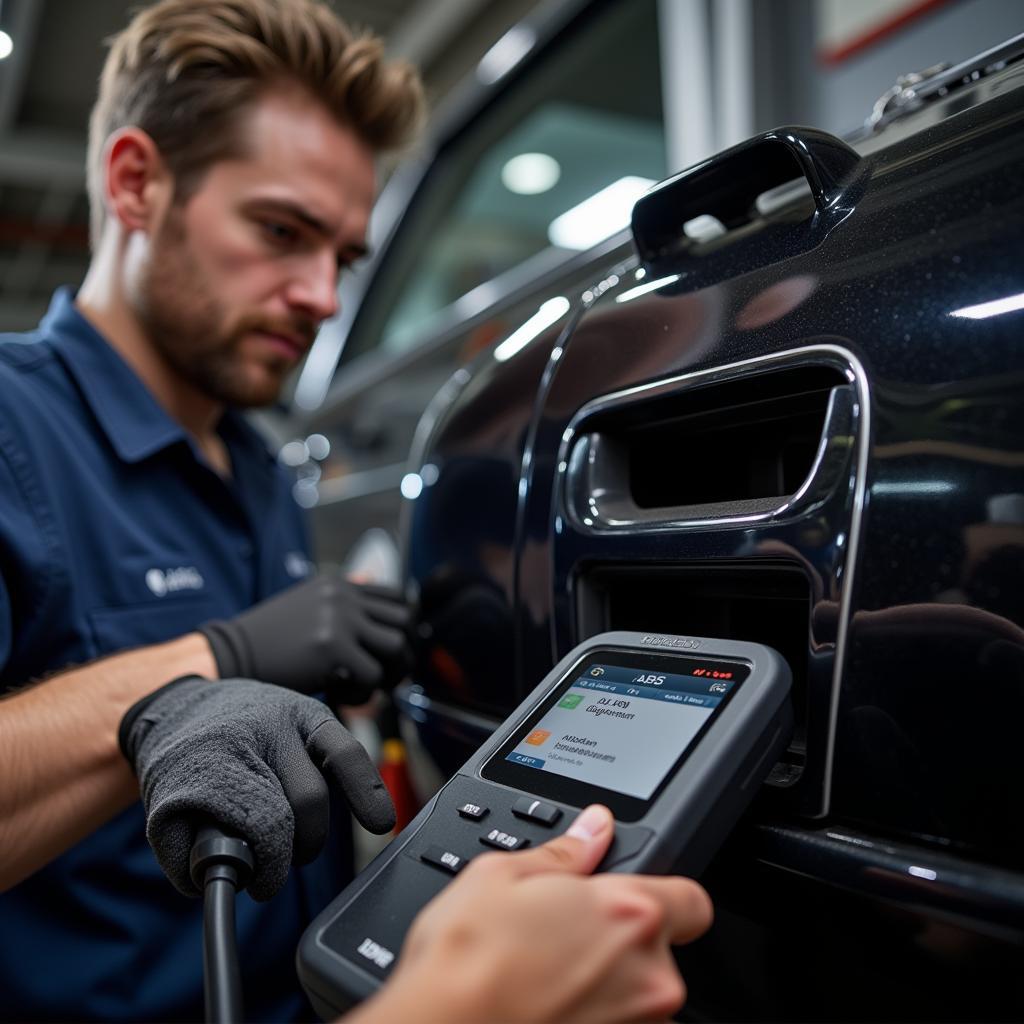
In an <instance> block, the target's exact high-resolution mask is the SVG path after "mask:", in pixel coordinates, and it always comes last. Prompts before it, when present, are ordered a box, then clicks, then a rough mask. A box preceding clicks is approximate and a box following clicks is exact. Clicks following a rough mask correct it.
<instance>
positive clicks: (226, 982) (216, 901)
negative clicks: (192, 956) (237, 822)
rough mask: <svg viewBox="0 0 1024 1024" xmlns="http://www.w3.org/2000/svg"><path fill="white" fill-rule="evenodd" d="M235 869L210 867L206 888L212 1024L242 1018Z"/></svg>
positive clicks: (205, 924)
mask: <svg viewBox="0 0 1024 1024" xmlns="http://www.w3.org/2000/svg"><path fill="white" fill-rule="evenodd" d="M236 881H237V878H236V875H235V872H234V871H233V870H232V869H231V868H230V867H228V866H227V865H226V864H215V865H214V866H213V867H211V868H209V869H207V872H206V883H205V885H204V887H203V972H204V973H203V976H204V978H205V979H206V983H205V986H204V987H205V995H206V1019H207V1021H209V1022H210V1024H237V1022H238V1021H241V1019H242V1017H243V1015H244V1010H243V1008H242V976H241V971H240V970H239V967H238V946H237V942H236V935H235V895H236V893H237V889H236V888H235V885H236Z"/></svg>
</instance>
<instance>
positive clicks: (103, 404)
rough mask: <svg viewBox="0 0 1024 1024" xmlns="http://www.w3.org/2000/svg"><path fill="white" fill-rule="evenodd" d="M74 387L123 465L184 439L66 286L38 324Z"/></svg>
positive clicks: (57, 293)
mask: <svg viewBox="0 0 1024 1024" xmlns="http://www.w3.org/2000/svg"><path fill="white" fill-rule="evenodd" d="M40 328H41V330H42V333H43V334H44V335H45V336H47V337H48V338H49V339H50V340H52V342H53V344H54V348H55V349H56V351H57V353H58V355H59V356H60V357H61V359H62V360H63V361H64V364H65V366H67V368H68V370H69V372H70V373H71V375H72V376H73V377H74V378H75V381H76V382H77V383H78V386H79V388H80V389H81V391H82V394H83V395H84V397H85V400H86V402H87V403H88V405H89V407H90V408H91V409H92V412H93V415H94V416H95V417H96V419H97V421H98V422H99V424H100V426H101V427H102V429H103V432H104V433H105V434H106V436H107V439H108V440H109V441H110V444H111V445H112V446H113V448H114V450H115V451H116V452H117V454H118V455H119V456H120V457H121V459H122V460H124V461H125V462H140V461H141V460H142V459H146V458H148V457H149V456H150V455H154V454H155V453H156V452H158V451H161V450H162V449H164V448H167V447H169V446H170V445H172V444H176V443H178V442H180V441H186V442H187V441H188V437H187V436H186V433H185V430H184V428H183V427H182V426H181V424H180V423H177V422H175V421H174V420H173V419H171V417H170V416H169V415H168V414H167V412H166V411H165V410H164V409H163V407H162V406H161V405H160V404H159V403H158V402H157V400H156V399H155V398H154V397H153V395H152V393H151V392H150V391H149V389H148V388H147V387H146V385H145V384H143V383H142V381H141V380H140V379H139V377H138V376H137V374H136V373H135V371H134V370H133V369H132V368H131V367H130V366H129V365H128V364H127V363H126V362H125V361H124V360H123V359H122V358H121V356H120V354H119V353H118V352H117V351H116V349H114V347H113V346H112V345H111V344H110V343H109V342H108V341H107V339H106V338H104V337H103V335H102V334H100V333H99V331H97V330H96V328H95V327H93V326H92V324H91V323H89V321H88V320H86V318H85V317H84V316H82V314H81V313H80V312H79V311H78V309H76V308H75V303H74V296H73V294H72V292H71V289H70V288H61V289H59V290H58V291H57V292H56V293H55V294H54V296H53V300H52V301H51V303H50V308H49V310H48V311H47V313H46V316H45V317H43V320H42V323H41V324H40Z"/></svg>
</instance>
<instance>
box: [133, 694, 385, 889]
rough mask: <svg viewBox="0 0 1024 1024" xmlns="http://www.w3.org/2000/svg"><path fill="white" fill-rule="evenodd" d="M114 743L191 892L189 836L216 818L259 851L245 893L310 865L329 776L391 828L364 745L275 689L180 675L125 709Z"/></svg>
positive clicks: (373, 826)
mask: <svg viewBox="0 0 1024 1024" xmlns="http://www.w3.org/2000/svg"><path fill="white" fill-rule="evenodd" d="M118 740H119V742H120V744H121V750H122V752H123V753H124V755H125V757H126V758H127V759H128V761H129V763H131V764H132V766H133V767H134V768H135V773H136V774H137V775H138V777H139V784H140V789H141V791H142V802H143V804H144V806H145V809H146V837H147V838H148V839H149V842H150V845H151V846H152V847H153V849H154V851H155V852H156V857H157V860H158V861H159V862H160V867H161V868H162V869H163V871H164V873H165V874H166V875H167V877H168V878H169V879H170V880H171V881H172V882H173V883H174V886H175V887H176V888H177V889H178V890H179V891H180V892H182V893H184V894H185V895H186V896H197V895H199V892H198V890H197V889H196V887H195V886H194V885H193V884H192V879H191V877H190V875H189V852H190V850H191V847H192V841H193V839H194V838H195V835H196V832H197V831H198V830H199V828H200V827H201V826H203V825H205V824H210V823H211V822H212V823H216V824H218V825H220V826H221V827H222V828H224V829H226V830H227V831H228V832H232V833H234V834H236V835H239V836H241V837H242V838H243V839H245V840H247V841H248V843H249V845H250V847H251V848H252V851H253V855H254V857H255V860H256V865H255V869H254V871H253V877H252V881H251V882H250V883H249V892H250V893H251V894H252V897H253V899H256V900H269V899H270V898H271V897H272V896H273V895H274V894H275V893H276V892H277V891H278V890H279V889H280V888H281V886H282V885H284V881H285V878H286V877H287V875H288V867H289V865H290V864H292V863H293V862H294V863H295V864H307V863H309V862H310V861H311V860H313V859H314V858H315V857H316V856H317V855H318V854H319V853H320V851H321V849H322V848H323V845H324V842H325V841H326V839H327V831H328V825H329V818H330V811H329V799H328V791H327V783H328V782H330V783H332V784H334V785H336V786H337V787H338V788H339V789H340V790H341V792H342V793H343V794H344V796H345V799H346V800H347V801H348V805H349V807H350V808H351V810H352V813H353V814H354V815H355V816H356V818H358V819H359V821H360V822H361V823H362V824H363V825H364V826H365V827H366V828H368V829H369V830H370V831H371V832H376V833H378V834H384V833H385V832H389V831H390V830H391V829H392V828H394V826H395V811H394V807H393V806H392V804H391V797H390V796H389V795H388V791H387V789H386V788H385V787H384V783H383V782H382V781H381V778H380V775H379V774H378V773H377V769H376V768H375V767H374V766H373V762H372V761H371V760H370V758H369V755H368V754H367V753H366V751H365V750H364V749H363V747H362V746H361V745H360V744H359V743H358V742H357V741H356V740H355V739H354V738H353V737H352V735H351V734H350V733H349V732H348V730H347V729H345V727H344V726H343V725H342V724H341V722H339V721H338V719H337V718H336V717H335V716H334V714H333V713H332V712H331V710H330V708H328V707H327V706H326V705H325V704H323V703H321V702H320V701H318V700H314V699H313V698H312V697H304V696H302V695H301V694H297V693H294V692H292V691H291V690H284V689H282V688H281V687H279V686H270V685H268V684H267V683H261V682H256V681H254V680H252V679H224V680H216V681H211V680H208V679H200V678H199V677H198V676H189V677H186V678H184V679H177V680H175V681H174V682H172V683H168V684H167V685H166V686H164V687H161V688H160V689H159V690H156V691H155V692H154V693H151V694H149V696H147V697H144V698H143V699H142V700H140V701H139V702H138V703H136V704H134V705H132V707H130V708H129V709H128V711H127V712H126V714H125V716H124V718H123V719H122V720H121V727H120V730H119V733H118ZM325 780H326V781H325Z"/></svg>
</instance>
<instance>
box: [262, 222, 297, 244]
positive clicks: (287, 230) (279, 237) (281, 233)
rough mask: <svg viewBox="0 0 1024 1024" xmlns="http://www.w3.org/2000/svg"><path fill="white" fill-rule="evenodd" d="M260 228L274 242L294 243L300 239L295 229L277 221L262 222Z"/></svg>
mask: <svg viewBox="0 0 1024 1024" xmlns="http://www.w3.org/2000/svg"><path fill="white" fill-rule="evenodd" d="M260 227H261V228H262V229H263V233H264V234H265V235H266V236H267V238H269V239H270V240H271V241H272V242H277V243H282V242H293V241H295V239H296V238H297V237H298V232H297V231H296V230H295V228H293V227H289V225H287V224H280V223H278V222H277V221H272V220H266V221H262V222H261V224H260Z"/></svg>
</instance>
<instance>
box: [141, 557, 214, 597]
mask: <svg viewBox="0 0 1024 1024" xmlns="http://www.w3.org/2000/svg"><path fill="white" fill-rule="evenodd" d="M205 585H206V581H205V580H204V579H203V577H202V574H201V573H200V572H199V570H198V569H197V568H196V567H195V566H194V565H179V566H178V568H176V569H150V570H148V571H147V573H146V586H147V587H149V589H150V591H151V592H152V593H153V594H155V595H156V596H157V597H166V596H167V595H168V594H173V593H175V592H176V591H178V590H202V589H203V587H204V586H205Z"/></svg>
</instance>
